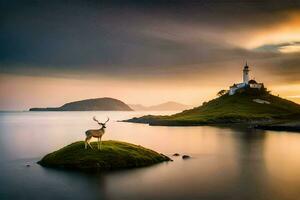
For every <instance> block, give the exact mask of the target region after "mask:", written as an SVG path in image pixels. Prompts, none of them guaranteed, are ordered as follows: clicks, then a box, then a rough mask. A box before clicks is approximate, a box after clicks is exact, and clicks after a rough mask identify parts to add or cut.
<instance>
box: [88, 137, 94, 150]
mask: <svg viewBox="0 0 300 200" xmlns="http://www.w3.org/2000/svg"><path fill="white" fill-rule="evenodd" d="M91 139H92V137H90V138H89V139H88V141H87V143H88V145H89V146H90V147H91V149H93V147H92V145H91V143H90V140H91Z"/></svg>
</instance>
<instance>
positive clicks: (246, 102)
mask: <svg viewBox="0 0 300 200" xmlns="http://www.w3.org/2000/svg"><path fill="white" fill-rule="evenodd" d="M294 118H297V119H300V105H299V104H296V103H294V102H292V101H289V100H286V99H283V98H280V97H278V96H274V95H272V94H269V93H268V92H267V91H258V90H254V89H245V90H242V91H240V92H239V93H237V94H235V95H232V96H229V95H228V94H225V95H223V96H221V97H219V98H216V99H213V100H211V101H209V102H207V103H204V104H203V105H202V106H199V107H196V108H193V109H190V110H185V111H183V112H180V113H177V114H174V115H170V116H152V115H148V116H143V117H140V118H132V119H129V120H126V121H127V122H136V123H147V124H150V125H188V126H190V125H201V124H218V123H249V122H251V123H255V122H268V121H275V120H284V119H285V120H286V119H294Z"/></svg>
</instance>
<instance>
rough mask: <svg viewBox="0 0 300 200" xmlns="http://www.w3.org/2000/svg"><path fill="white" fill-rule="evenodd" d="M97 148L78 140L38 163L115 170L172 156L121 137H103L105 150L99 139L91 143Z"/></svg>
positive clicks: (71, 167)
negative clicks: (117, 138) (121, 139)
mask: <svg viewBox="0 0 300 200" xmlns="http://www.w3.org/2000/svg"><path fill="white" fill-rule="evenodd" d="M91 145H92V146H93V148H94V149H90V148H89V149H87V150H86V149H85V148H84V142H82V141H80V142H75V143H73V144H70V145H68V146H66V147H64V148H62V149H59V150H58V151H55V152H53V153H50V154H48V155H46V156H45V157H44V158H43V159H42V160H40V161H39V162H38V163H39V164H40V165H42V166H45V167H55V168H66V169H77V170H87V171H89V170H113V169H123V168H135V167H143V166H148V165H152V164H156V163H160V162H163V161H169V160H170V158H168V157H167V156H165V155H163V154H159V153H157V152H155V151H152V150H150V149H146V148H144V147H142V146H138V145H134V144H129V143H125V142H119V141H112V140H110V141H103V142H102V146H101V150H98V149H97V143H96V142H93V143H91Z"/></svg>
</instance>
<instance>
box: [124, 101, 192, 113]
mask: <svg viewBox="0 0 300 200" xmlns="http://www.w3.org/2000/svg"><path fill="white" fill-rule="evenodd" d="M129 107H130V108H132V109H133V110H135V111H172V110H180V111H182V110H187V109H190V108H192V106H189V105H185V104H181V103H177V102H174V101H168V102H166V103H162V104H158V105H153V106H144V105H141V104H129Z"/></svg>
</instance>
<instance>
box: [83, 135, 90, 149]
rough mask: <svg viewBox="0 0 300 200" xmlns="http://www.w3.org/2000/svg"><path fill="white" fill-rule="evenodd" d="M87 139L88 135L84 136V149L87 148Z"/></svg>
mask: <svg viewBox="0 0 300 200" xmlns="http://www.w3.org/2000/svg"><path fill="white" fill-rule="evenodd" d="M88 140H89V138H88V137H86V138H85V141H84V147H85V149H87V145H88Z"/></svg>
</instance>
